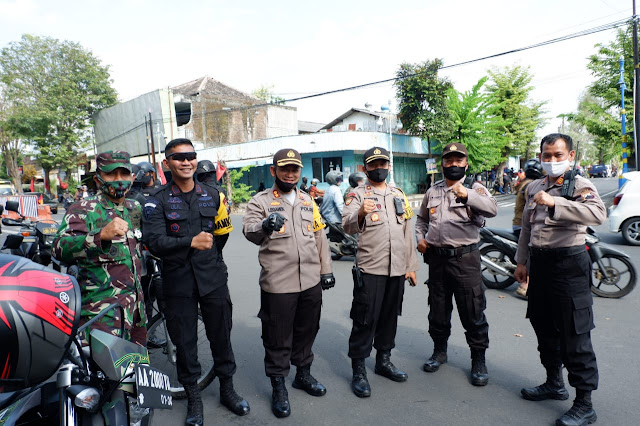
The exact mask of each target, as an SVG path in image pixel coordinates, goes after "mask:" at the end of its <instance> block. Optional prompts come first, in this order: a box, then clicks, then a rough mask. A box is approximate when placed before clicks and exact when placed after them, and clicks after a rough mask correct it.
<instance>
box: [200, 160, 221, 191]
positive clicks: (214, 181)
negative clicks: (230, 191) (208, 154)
mask: <svg viewBox="0 0 640 426" xmlns="http://www.w3.org/2000/svg"><path fill="white" fill-rule="evenodd" d="M196 176H197V177H198V180H199V181H200V182H202V183H206V184H207V185H209V186H213V187H214V188H215V189H217V190H218V191H219V192H223V190H222V187H221V186H220V184H219V183H218V177H217V175H216V166H215V165H214V164H213V163H212V162H211V161H209V160H201V161H198V168H197V169H196Z"/></svg>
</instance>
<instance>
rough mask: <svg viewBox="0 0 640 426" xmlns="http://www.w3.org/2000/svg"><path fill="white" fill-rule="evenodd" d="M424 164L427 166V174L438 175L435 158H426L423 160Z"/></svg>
mask: <svg viewBox="0 0 640 426" xmlns="http://www.w3.org/2000/svg"><path fill="white" fill-rule="evenodd" d="M424 162H425V164H426V166H427V174H429V175H432V174H435V173H438V167H437V166H436V159H435V158H427V159H426V160H424Z"/></svg>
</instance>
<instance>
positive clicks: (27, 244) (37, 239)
mask: <svg viewBox="0 0 640 426" xmlns="http://www.w3.org/2000/svg"><path fill="white" fill-rule="evenodd" d="M5 207H6V209H7V210H9V211H12V212H15V213H17V214H18V215H19V216H20V218H19V219H10V218H3V219H2V224H3V225H4V226H20V234H10V235H7V238H6V240H5V241H4V244H3V245H2V248H1V249H0V250H5V249H9V250H11V254H13V255H16V256H21V257H26V258H27V259H29V260H32V261H34V262H36V263H39V264H41V265H44V266H47V265H49V264H50V263H51V248H52V246H53V241H54V240H55V238H56V233H57V232H58V223H57V222H55V221H52V220H42V221H32V220H30V219H28V218H26V217H24V216H23V215H22V214H21V213H20V204H19V203H18V202H17V201H7V203H6V206H5ZM54 266H55V264H54ZM55 269H56V270H58V271H60V269H59V268H55Z"/></svg>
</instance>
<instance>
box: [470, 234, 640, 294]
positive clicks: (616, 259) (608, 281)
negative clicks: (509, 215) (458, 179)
mask: <svg viewBox="0 0 640 426" xmlns="http://www.w3.org/2000/svg"><path fill="white" fill-rule="evenodd" d="M480 243H481V244H482V245H483V246H482V247H481V248H480V256H481V260H482V281H483V282H484V284H485V285H486V286H487V287H488V288H493V289H504V288H507V287H509V286H510V285H511V284H513V283H514V282H515V277H514V273H515V270H516V266H517V264H516V261H515V256H516V251H517V250H518V238H517V237H516V235H515V234H514V233H513V232H512V231H510V230H506V229H496V228H481V229H480ZM586 246H587V253H589V256H590V257H591V261H592V262H593V266H592V269H593V274H592V280H591V291H592V292H593V293H594V294H596V295H598V296H601V297H608V298H620V297H623V296H626V295H627V294H629V293H631V291H632V290H633V289H634V287H635V286H636V270H635V268H634V266H633V264H632V263H631V260H630V257H629V255H627V254H626V253H624V252H622V251H620V250H616V249H614V248H613V247H611V246H608V245H607V244H604V243H601V242H600V239H599V238H598V236H597V234H596V232H595V230H594V229H593V228H591V227H587V235H586Z"/></svg>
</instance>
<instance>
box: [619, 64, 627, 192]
mask: <svg viewBox="0 0 640 426" xmlns="http://www.w3.org/2000/svg"><path fill="white" fill-rule="evenodd" d="M618 84H619V85H620V99H621V101H620V105H621V108H622V175H620V179H618V188H622V185H623V184H624V182H625V180H626V179H624V178H623V177H622V176H623V175H624V173H626V172H628V171H629V166H628V165H627V111H626V110H625V109H624V91H625V89H626V88H627V86H626V85H625V84H624V56H620V80H618Z"/></svg>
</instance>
